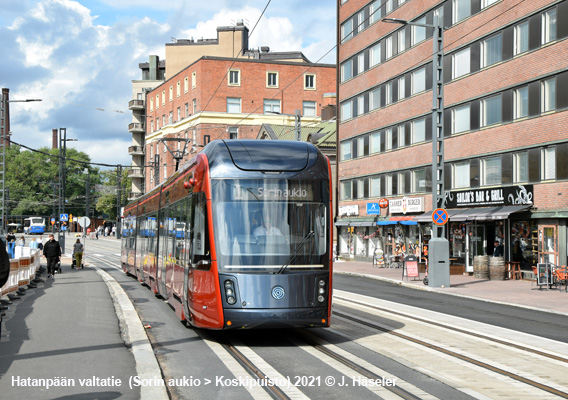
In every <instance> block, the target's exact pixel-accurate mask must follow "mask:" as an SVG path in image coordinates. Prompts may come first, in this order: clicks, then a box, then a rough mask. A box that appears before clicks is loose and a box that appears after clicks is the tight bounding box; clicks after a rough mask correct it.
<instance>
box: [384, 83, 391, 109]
mask: <svg viewBox="0 0 568 400" xmlns="http://www.w3.org/2000/svg"><path fill="white" fill-rule="evenodd" d="M390 103H392V82H388V83H386V84H385V106H388V105H389V104H390Z"/></svg>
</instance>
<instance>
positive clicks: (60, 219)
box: [59, 214, 69, 222]
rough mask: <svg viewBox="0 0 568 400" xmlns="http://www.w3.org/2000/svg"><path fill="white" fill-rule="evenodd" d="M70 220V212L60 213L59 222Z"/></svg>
mask: <svg viewBox="0 0 568 400" xmlns="http://www.w3.org/2000/svg"><path fill="white" fill-rule="evenodd" d="M67 221H69V214H59V222H67Z"/></svg>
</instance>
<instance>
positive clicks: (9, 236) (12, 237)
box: [6, 231, 16, 243]
mask: <svg viewBox="0 0 568 400" xmlns="http://www.w3.org/2000/svg"><path fill="white" fill-rule="evenodd" d="M15 241H16V235H14V232H12V231H10V232H8V234H7V235H6V243H10V242H15Z"/></svg>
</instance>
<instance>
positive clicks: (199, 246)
mask: <svg viewBox="0 0 568 400" xmlns="http://www.w3.org/2000/svg"><path fill="white" fill-rule="evenodd" d="M191 214H192V218H191V221H192V224H191V225H192V229H193V230H192V237H191V240H192V243H191V263H192V266H193V267H196V268H200V267H202V266H205V265H206V266H207V268H208V267H209V264H208V263H206V264H204V262H205V261H209V237H208V236H209V235H208V232H209V230H208V229H207V205H206V201H205V193H203V192H200V193H196V194H194V198H193V210H192V213H191ZM198 264H201V265H198Z"/></svg>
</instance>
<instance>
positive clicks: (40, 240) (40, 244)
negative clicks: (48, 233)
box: [37, 236, 43, 251]
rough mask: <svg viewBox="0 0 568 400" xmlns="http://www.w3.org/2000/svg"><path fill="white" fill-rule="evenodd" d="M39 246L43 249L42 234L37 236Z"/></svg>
mask: <svg viewBox="0 0 568 400" xmlns="http://www.w3.org/2000/svg"><path fill="white" fill-rule="evenodd" d="M37 248H38V249H40V251H43V237H41V236H40V237H38V238H37Z"/></svg>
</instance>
